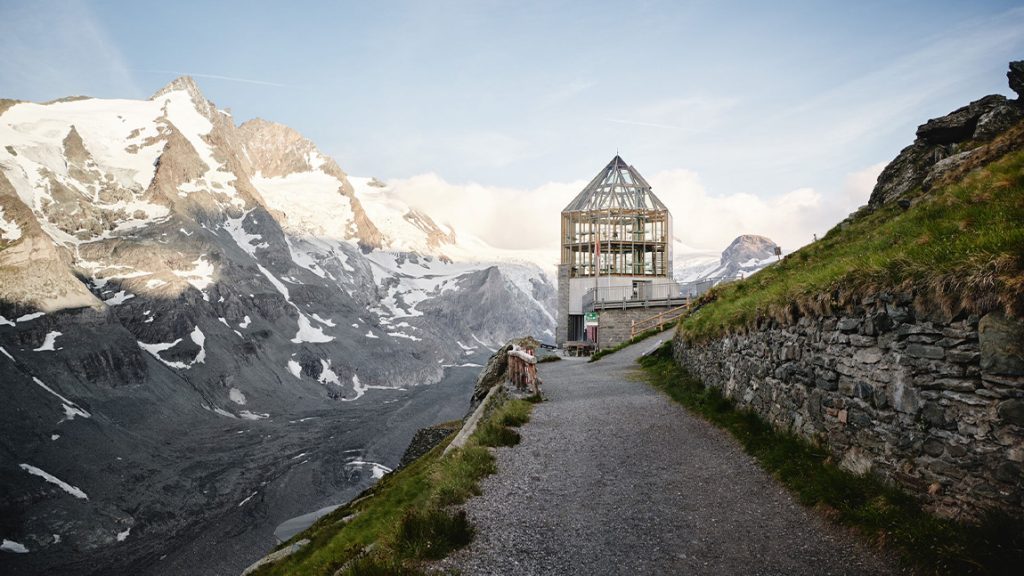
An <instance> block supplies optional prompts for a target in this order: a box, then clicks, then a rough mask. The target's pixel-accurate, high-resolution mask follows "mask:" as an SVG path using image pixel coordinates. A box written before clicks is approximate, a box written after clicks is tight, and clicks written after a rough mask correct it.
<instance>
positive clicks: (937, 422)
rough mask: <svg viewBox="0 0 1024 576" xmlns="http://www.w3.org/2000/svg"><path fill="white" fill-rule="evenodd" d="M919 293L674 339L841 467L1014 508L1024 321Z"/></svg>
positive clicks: (1020, 452)
mask: <svg viewBox="0 0 1024 576" xmlns="http://www.w3.org/2000/svg"><path fill="white" fill-rule="evenodd" d="M912 300H913V298H912V295H910V294H904V295H892V294H879V295H878V296H877V297H875V298H869V299H866V300H864V301H863V302H862V303H861V304H860V305H859V306H856V307H854V308H851V309H849V310H845V311H837V312H836V313H834V314H833V315H829V316H823V317H803V318H800V319H799V320H797V321H796V322H795V323H794V324H789V325H778V324H776V323H774V322H765V323H764V324H762V325H761V326H759V327H758V328H757V329H752V330H749V331H747V332H746V333H744V334H733V335H730V336H727V337H724V338H719V339H717V340H712V341H709V342H704V343H689V342H686V341H685V340H683V339H681V338H678V339H677V340H676V342H675V356H676V359H677V361H679V362H680V363H681V364H682V365H684V366H685V367H686V368H687V369H688V370H689V371H690V372H691V373H693V374H694V375H695V376H697V377H698V378H700V379H701V380H702V381H703V382H704V383H705V384H706V385H708V386H712V387H715V388H718V389H720V390H721V391H722V392H723V393H724V394H725V395H726V396H729V397H730V398H733V399H734V400H736V402H738V403H739V404H740V405H741V406H742V407H744V408H749V409H751V410H754V411H755V412H757V413H759V414H760V415H761V416H763V417H764V418H765V419H767V420H769V421H770V422H772V423H773V424H774V425H775V426H777V427H779V428H781V429H785V430H791V431H793V432H794V433H797V434H800V435H803V436H805V437H807V438H810V439H818V440H823V441H824V443H825V445H826V446H827V447H828V449H829V450H830V451H831V452H832V453H833V454H834V456H835V458H836V460H837V461H838V462H840V464H841V465H842V466H843V467H844V468H846V469H848V470H852V471H855V472H858V473H864V472H868V471H870V472H872V473H874V474H877V475H879V476H881V477H883V478H886V479H888V480H889V481H891V482H893V483H895V484H898V485H901V486H902V487H903V488H904V489H905V490H907V491H909V492H910V493H912V494H915V495H917V496H919V497H920V498H921V499H922V500H923V501H924V502H925V503H926V505H927V506H928V507H930V508H931V509H932V510H934V511H935V512H937V513H939V514H942V515H946V516H952V517H965V518H972V517H975V516H976V515H977V514H979V513H980V512H981V511H983V510H986V509H1001V510H1005V511H1006V512H1008V513H1010V514H1012V515H1017V516H1020V515H1021V514H1022V513H1024V486H1022V484H1021V482H1020V477H1019V476H1014V475H1012V474H1008V471H1011V470H1017V469H1018V468H1019V466H1020V463H1021V462H1022V461H1024V371H1021V370H1020V368H1021V367H1022V366H1021V364H1020V361H1021V358H1020V351H1021V346H1022V342H1024V338H1022V337H1021V330H1024V325H1022V324H1021V323H1020V322H1019V321H1017V320H1007V319H1006V318H1004V317H1002V316H1001V315H996V314H990V315H988V316H985V317H984V318H982V319H980V321H979V319H978V318H977V317H971V318H965V319H957V320H952V321H933V320H929V319H925V318H921V317H918V316H917V315H916V314H915V311H914V309H913V307H912V306H910V302H912ZM881 317H886V318H888V319H889V321H886V322H880V321H879V319H880V318H881ZM936 483H937V484H938V485H940V486H941V490H939V491H937V492H935V493H932V492H930V491H929V490H928V489H927V488H928V487H929V486H931V485H933V484H936Z"/></svg>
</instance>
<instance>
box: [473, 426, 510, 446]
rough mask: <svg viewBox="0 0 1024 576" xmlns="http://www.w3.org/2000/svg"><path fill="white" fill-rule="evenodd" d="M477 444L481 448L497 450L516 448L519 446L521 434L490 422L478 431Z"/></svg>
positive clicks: (478, 428)
mask: <svg viewBox="0 0 1024 576" xmlns="http://www.w3.org/2000/svg"><path fill="white" fill-rule="evenodd" d="M476 434H477V442H479V443H480V445H481V446H489V447H491V448H497V447H499V446H515V445H516V444H519V440H520V437H519V433H518V432H516V431H515V430H513V429H511V428H509V427H508V426H505V425H504V424H501V423H500V422H495V421H493V420H492V421H488V422H486V423H484V424H481V425H480V426H479V427H477V429H476Z"/></svg>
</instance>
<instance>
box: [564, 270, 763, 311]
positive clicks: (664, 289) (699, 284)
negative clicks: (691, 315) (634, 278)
mask: <svg viewBox="0 0 1024 576" xmlns="http://www.w3.org/2000/svg"><path fill="white" fill-rule="evenodd" d="M743 277H744V276H743V274H738V275H732V276H715V277H713V278H701V279H700V280H695V281H693V282H684V283H678V282H660V283H657V284H654V283H651V284H646V283H645V284H637V285H634V286H599V287H597V288H591V289H590V290H587V292H586V294H584V295H583V310H584V311H593V310H596V309H598V308H619V307H621V308H633V307H644V308H646V307H650V306H671V305H672V304H678V303H679V301H680V300H686V299H688V298H691V299H692V298H696V297H698V296H700V295H701V294H704V293H705V292H707V291H708V290H710V289H712V288H714V287H715V286H718V285H720V284H726V283H729V282H734V281H736V280H742V279H743Z"/></svg>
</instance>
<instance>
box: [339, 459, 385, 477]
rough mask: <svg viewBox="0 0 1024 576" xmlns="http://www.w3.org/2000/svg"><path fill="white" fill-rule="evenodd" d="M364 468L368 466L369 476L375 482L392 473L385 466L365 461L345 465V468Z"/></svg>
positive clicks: (353, 461) (354, 461)
mask: <svg viewBox="0 0 1024 576" xmlns="http://www.w3.org/2000/svg"><path fill="white" fill-rule="evenodd" d="M364 466H368V467H369V468H370V474H371V475H372V476H373V478H374V479H375V480H380V479H381V478H383V477H384V475H385V474H388V473H390V472H392V470H391V468H388V467H387V466H385V465H383V464H379V463H377V462H367V461H365V460H352V461H351V462H346V463H345V467H346V468H355V467H360V468H361V467H364Z"/></svg>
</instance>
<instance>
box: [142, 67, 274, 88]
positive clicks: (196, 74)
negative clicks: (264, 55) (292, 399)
mask: <svg viewBox="0 0 1024 576" xmlns="http://www.w3.org/2000/svg"><path fill="white" fill-rule="evenodd" d="M138 71H139V72H146V73H150V74H173V75H175V76H192V77H194V78H209V79H211V80H226V81H228V82H241V83H243V84H259V85H260V86H276V87H278V88H290V87H292V86H291V85H289V84H281V83H280V82H270V81H269V80H255V79H253V78H239V77H237V76H223V75H221V74H201V73H199V72H177V71H174V70H138Z"/></svg>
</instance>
